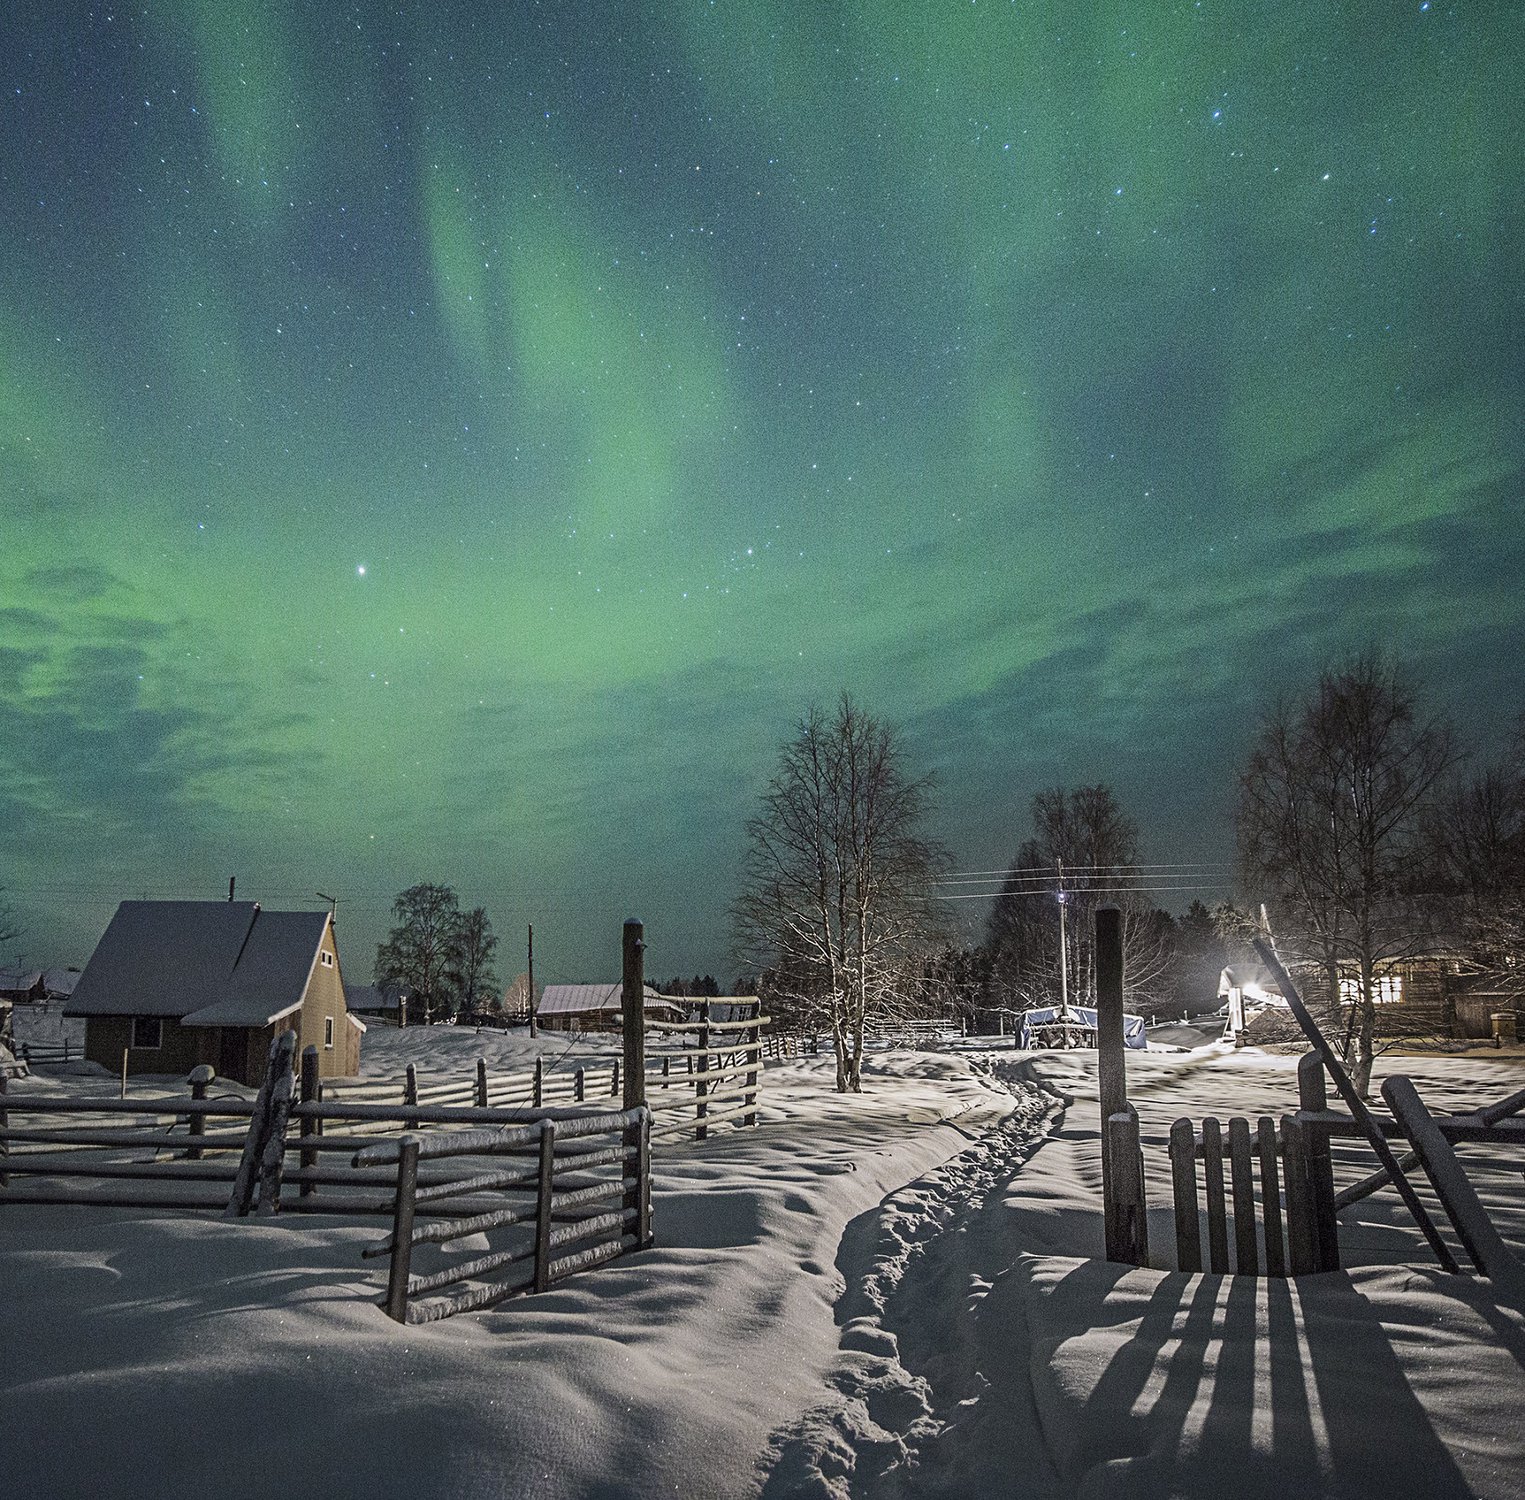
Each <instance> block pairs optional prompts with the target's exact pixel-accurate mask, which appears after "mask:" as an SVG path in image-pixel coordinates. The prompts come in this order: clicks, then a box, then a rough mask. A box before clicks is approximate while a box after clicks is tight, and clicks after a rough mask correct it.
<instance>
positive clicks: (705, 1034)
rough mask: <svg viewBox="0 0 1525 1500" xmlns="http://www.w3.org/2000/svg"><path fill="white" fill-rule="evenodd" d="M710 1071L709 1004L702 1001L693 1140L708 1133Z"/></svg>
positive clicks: (701, 1138)
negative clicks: (706, 1120) (706, 1122)
mask: <svg viewBox="0 0 1525 1500" xmlns="http://www.w3.org/2000/svg"><path fill="white" fill-rule="evenodd" d="M709 1070H710V1003H709V1001H708V1000H705V1001H703V1002H702V1003H701V1004H700V1006H699V1082H698V1083H696V1084H695V1085H694V1098H695V1099H696V1100H697V1101H698V1102H697V1103H696V1104H695V1106H694V1119H695V1122H696V1123H695V1125H694V1139H695V1140H696V1141H702V1140H704V1139H705V1138H706V1137H707V1136H708V1135H709V1133H710V1128H709V1126H708V1125H706V1124H705V1123H704V1122H705V1119H706V1117H707V1116H708V1115H709V1112H710V1106H709V1096H710V1083H709V1078H708V1077H707V1076H706V1075H707V1074H708V1073H709Z"/></svg>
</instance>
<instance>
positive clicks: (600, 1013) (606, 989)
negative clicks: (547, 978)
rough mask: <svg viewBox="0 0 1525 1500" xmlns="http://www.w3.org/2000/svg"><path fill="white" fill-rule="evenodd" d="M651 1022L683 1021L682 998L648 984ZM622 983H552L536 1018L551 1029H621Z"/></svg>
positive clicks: (646, 1003)
mask: <svg viewBox="0 0 1525 1500" xmlns="http://www.w3.org/2000/svg"><path fill="white" fill-rule="evenodd" d="M643 994H644V1009H645V1013H646V1019H647V1020H648V1021H681V1020H682V1019H683V1017H684V1012H685V1009H686V1005H685V1002H683V1001H682V1000H681V999H676V998H674V999H669V998H668V997H667V996H666V995H659V994H658V993H657V992H656V991H655V990H654V989H652V987H651V986H650V985H649V984H648V985H647V986H646V988H645V990H644V991H643ZM620 1018H621V1009H620V985H619V983H618V982H616V983H614V984H548V985H546V987H545V993H544V994H543V995H541V997H540V1003H539V1004H538V1005H537V1006H536V1007H535V1020H536V1021H537V1022H538V1023H539V1024H540V1026H542V1027H543V1028H544V1029H545V1030H547V1031H618V1030H619V1029H620Z"/></svg>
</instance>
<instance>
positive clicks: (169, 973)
mask: <svg viewBox="0 0 1525 1500" xmlns="http://www.w3.org/2000/svg"><path fill="white" fill-rule="evenodd" d="M64 1015H66V1016H79V1017H82V1018H83V1019H84V1022H85V1056H86V1057H87V1058H88V1059H89V1060H90V1061H92V1062H98V1063H100V1064H101V1065H102V1066H103V1067H107V1068H110V1069H111V1070H112V1071H113V1072H120V1071H121V1068H122V1064H123V1055H124V1054H125V1056H126V1065H127V1071H128V1072H129V1073H187V1072H189V1071H190V1069H192V1068H194V1067H195V1066H197V1064H199V1063H210V1064H211V1066H212V1067H213V1069H215V1070H216V1072H217V1075H218V1076H219V1077H220V1078H227V1079H231V1080H234V1081H235V1082H238V1083H246V1084H257V1083H259V1081H260V1080H261V1078H262V1077H263V1076H264V1071H265V1062H266V1058H267V1057H268V1055H269V1051H270V1043H271V1042H272V1041H273V1040H274V1038H275V1037H276V1036H277V1035H278V1034H279V1033H281V1032H283V1031H295V1032H296V1034H297V1051H298V1053H300V1052H301V1051H302V1049H304V1048H305V1047H308V1046H314V1047H316V1048H317V1049H318V1058H319V1073H320V1076H322V1077H324V1078H332V1077H344V1076H348V1075H351V1074H354V1073H357V1072H359V1070H360V1038H361V1034H362V1033H363V1032H364V1030H365V1027H364V1025H363V1023H361V1022H360V1021H359V1020H358V1019H357V1018H356V1017H354V1016H352V1015H350V1014H349V1011H348V1008H347V1007H346V1005H345V1001H344V983H343V979H342V977H341V975H340V971H339V952H338V948H337V947H336V945H335V942H334V924H333V917H332V915H331V914H330V913H329V912H308V911H265V910H263V909H262V908H261V907H260V905H259V903H258V902H257V901H124V902H122V904H121V905H120V906H118V907H117V910H116V915H115V916H114V917H112V919H111V923H110V925H109V926H108V927H107V928H106V931H105V933H104V934H103V935H102V937H101V940H100V942H99V943H98V944H97V945H96V949H95V952H94V953H93V954H92V955H91V957H90V962H89V963H87V964H86V965H85V969H84V972H83V973H82V974H81V975H80V978H79V983H78V984H77V985H76V986H75V988H74V993H73V994H72V995H71V996H70V997H69V999H68V1000H67V1001H66V1002H65V1004H64Z"/></svg>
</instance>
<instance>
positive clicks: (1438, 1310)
mask: <svg viewBox="0 0 1525 1500" xmlns="http://www.w3.org/2000/svg"><path fill="white" fill-rule="evenodd" d="M1005 1057H1006V1058H1007V1059H1010V1057H1011V1055H1010V1054H1009V1053H1008V1054H1005ZM998 1066H1002V1067H1003V1071H1007V1072H1008V1076H1012V1077H1015V1078H1017V1079H1019V1080H1026V1081H1029V1082H1031V1081H1037V1082H1040V1083H1046V1084H1048V1085H1049V1086H1050V1087H1054V1088H1057V1089H1060V1090H1063V1091H1064V1092H1065V1093H1067V1094H1068V1095H1070V1096H1071V1097H1073V1099H1074V1105H1073V1108H1070V1109H1068V1110H1066V1111H1065V1112H1064V1113H1063V1114H1060V1115H1056V1116H1055V1117H1054V1120H1053V1128H1052V1129H1051V1131H1050V1132H1049V1133H1048V1134H1047V1136H1046V1137H1044V1138H1043V1139H1041V1141H1039V1142H1035V1141H1034V1140H1033V1138H1032V1136H1031V1134H1030V1133H1029V1134H1025V1135H1023V1134H1019V1133H1015V1132H1012V1133H1011V1139H1010V1140H1009V1142H1008V1143H1007V1144H1005V1145H1004V1146H1003V1143H1002V1135H1003V1134H1006V1133H1007V1132H997V1133H996V1134H995V1135H993V1136H991V1137H990V1138H988V1139H987V1140H985V1141H983V1142H981V1143H980V1144H979V1145H977V1146H974V1147H971V1148H970V1149H969V1150H968V1151H966V1152H965V1153H964V1154H963V1155H961V1156H960V1157H958V1158H956V1159H954V1160H953V1161H950V1162H949V1163H947V1164H945V1165H944V1166H943V1167H941V1168H939V1169H937V1170H935V1171H934V1172H932V1173H930V1174H929V1175H928V1176H927V1177H926V1178H925V1179H922V1180H921V1181H918V1182H916V1183H914V1184H911V1185H910V1186H908V1187H907V1188H905V1189H903V1190H901V1191H900V1192H898V1193H896V1194H894V1195H892V1196H891V1197H890V1199H889V1200H888V1201H887V1202H886V1203H885V1204H884V1205H883V1206H882V1208H881V1209H879V1210H877V1211H875V1212H873V1213H870V1214H868V1215H865V1216H863V1217H862V1218H861V1219H859V1220H857V1221H855V1222H854V1223H853V1224H852V1225H851V1226H849V1229H848V1232H847V1234H846V1236H845V1237H844V1240H843V1245H842V1251H841V1255H840V1258H839V1264H840V1265H841V1266H842V1268H843V1270H844V1272H845V1273H846V1275H847V1279H848V1283H849V1291H848V1294H847V1295H846V1296H845V1297H844V1299H843V1301H842V1302H841V1304H840V1305H839V1309H838V1317H839V1321H840V1322H841V1324H842V1333H841V1347H840V1352H839V1354H838V1357H837V1359H836V1361H835V1362H834V1365H833V1367H832V1371H831V1374H830V1381H829V1386H830V1388H829V1391H828V1393H827V1394H826V1395H825V1397H824V1399H822V1400H821V1401H819V1402H818V1403H816V1405H815V1406H814V1407H813V1408H812V1409H811V1410H810V1411H808V1412H807V1413H806V1414H805V1415H804V1416H803V1417H802V1418H800V1419H798V1420H796V1421H795V1422H794V1423H792V1424H789V1425H787V1426H786V1427H785V1428H784V1429H783V1430H781V1431H780V1432H779V1433H778V1434H776V1435H775V1439H774V1451H775V1454H776V1462H775V1464H774V1466H773V1468H772V1471H771V1473H770V1476H769V1479H768V1483H767V1485H766V1487H765V1490H764V1495H765V1497H766V1500H782V1497H786V1496H788V1497H795V1496H811V1497H828V1496H829V1497H837V1500H848V1497H855V1500H877V1497H889V1496H894V1497H897V1500H899V1497H909V1496H939V1497H948V1500H952V1497H963V1496H984V1495H1020V1496H1033V1497H1055V1496H1064V1497H1069V1496H1086V1497H1092V1496H1109V1497H1110V1496H1118V1497H1122V1496H1129V1497H1132V1496H1160V1497H1164V1496H1178V1497H1187V1496H1191V1497H1197V1496H1200V1497H1202V1500H1209V1497H1211V1500H1221V1497H1223V1496H1234V1497H1259V1496H1265V1497H1266V1500H1286V1497H1288V1496H1292V1495H1303V1494H1307V1495H1328V1496H1335V1497H1354V1496H1372V1497H1381V1500H1390V1497H1391V1496H1392V1495H1393V1494H1395V1493H1407V1494H1416V1495H1418V1494H1422V1495H1424V1496H1426V1497H1427V1500H1428V1497H1442V1496H1444V1497H1451V1496H1456V1497H1460V1496H1468V1495H1480V1496H1492V1497H1498V1500H1505V1497H1517V1496H1519V1495H1520V1494H1525V1430H1522V1424H1521V1423H1520V1421H1519V1419H1518V1415H1517V1408H1518V1400H1519V1395H1520V1393H1521V1391H1522V1390H1525V1382H1522V1376H1525V1318H1522V1317H1521V1316H1520V1315H1519V1313H1518V1312H1516V1311H1514V1310H1510V1309H1501V1308H1499V1307H1498V1306H1497V1305H1496V1303H1495V1302H1494V1300H1493V1298H1492V1296H1491V1295H1490V1293H1489V1292H1488V1290H1487V1288H1486V1286H1484V1285H1483V1284H1481V1283H1479V1282H1477V1281H1476V1280H1473V1279H1471V1278H1467V1277H1452V1276H1445V1275H1443V1274H1442V1273H1440V1272H1439V1271H1438V1270H1434V1269H1432V1268H1431V1267H1426V1266H1424V1265H1423V1264H1422V1262H1423V1260H1424V1258H1425V1255H1426V1253H1427V1252H1426V1251H1425V1248H1424V1246H1423V1244H1422V1241H1420V1240H1419V1237H1418V1235H1417V1232H1416V1231H1415V1230H1414V1229H1413V1227H1412V1223H1411V1222H1410V1221H1408V1220H1407V1219H1406V1217H1405V1214H1404V1210H1403V1209H1402V1207H1401V1205H1400V1204H1399V1203H1398V1202H1397V1199H1396V1195H1395V1194H1390V1193H1389V1194H1384V1195H1381V1196H1380V1197H1379V1198H1376V1199H1372V1200H1369V1202H1368V1203H1367V1204H1363V1205H1360V1206H1359V1213H1358V1214H1347V1215H1345V1216H1343V1217H1342V1223H1344V1224H1346V1225H1348V1226H1349V1230H1348V1232H1347V1233H1346V1234H1344V1235H1343V1236H1342V1240H1343V1242H1344V1243H1345V1245H1346V1248H1347V1250H1349V1251H1350V1252H1351V1254H1350V1258H1352V1259H1354V1258H1359V1259H1361V1260H1387V1261H1390V1262H1394V1263H1395V1264H1393V1265H1391V1266H1383V1265H1376V1266H1372V1265H1368V1266H1366V1267H1364V1268H1362V1269H1357V1270H1354V1271H1347V1272H1340V1273H1335V1274H1331V1275H1327V1276H1317V1277H1306V1278H1301V1279H1300V1280H1298V1281H1297V1282H1287V1281H1284V1280H1282V1281H1270V1280H1264V1279H1261V1280H1255V1279H1248V1278H1238V1277H1225V1276H1211V1275H1195V1276H1189V1275H1184V1274H1181V1273H1176V1272H1163V1271H1151V1270H1143V1269H1140V1270H1131V1269H1129V1268H1127V1267H1119V1266H1111V1265H1107V1264H1106V1263H1105V1262H1103V1261H1102V1260H1101V1259H1100V1256H1101V1254H1102V1225H1101V1194H1100V1189H1101V1167H1100V1154H1099V1144H1098V1131H1097V1109H1098V1105H1097V1098H1096V1075H1095V1054H1094V1053H1089V1054H1087V1053H1069V1054H1064V1053H1058V1054H1054V1053H1050V1054H1039V1055H1037V1056H1035V1057H1033V1058H1031V1059H1028V1060H1023V1061H1017V1060H1010V1061H1006V1062H1005V1063H1004V1064H998ZM1387 1066H1388V1067H1389V1068H1391V1069H1392V1070H1394V1071H1396V1070H1399V1069H1400V1068H1403V1069H1406V1070H1408V1071H1411V1072H1412V1073H1414V1074H1415V1075H1416V1076H1418V1077H1419V1078H1420V1080H1421V1082H1420V1086H1421V1088H1422V1089H1424V1091H1425V1092H1426V1095H1427V1097H1432V1098H1434V1099H1435V1100H1436V1102H1437V1106H1438V1107H1452V1106H1461V1105H1463V1104H1465V1103H1466V1102H1468V1101H1472V1102H1476V1101H1478V1100H1479V1099H1484V1098H1487V1097H1491V1096H1494V1095H1502V1094H1505V1093H1508V1092H1511V1091H1512V1089H1513V1088H1515V1087H1517V1086H1518V1073H1517V1072H1516V1071H1515V1070H1514V1069H1512V1068H1511V1067H1510V1066H1509V1065H1507V1064H1506V1065H1488V1064H1484V1065H1483V1066H1482V1067H1481V1068H1479V1067H1478V1065H1477V1064H1476V1063H1475V1062H1473V1061H1471V1060H1468V1061H1466V1062H1455V1063H1452V1062H1447V1061H1438V1062H1431V1061H1425V1062H1418V1061H1416V1060H1404V1061H1403V1062H1401V1063H1400V1062H1398V1061H1396V1060H1395V1061H1393V1062H1391V1063H1389V1064H1388V1065H1387ZM1129 1070H1130V1083H1131V1088H1130V1092H1131V1093H1132V1094H1133V1096H1134V1098H1135V1101H1136V1102H1137V1103H1138V1105H1139V1108H1140V1112H1141V1115H1142V1117H1143V1121H1144V1139H1145V1146H1146V1151H1148V1152H1150V1153H1151V1154H1152V1156H1153V1157H1155V1158H1157V1161H1152V1162H1151V1165H1153V1166H1157V1172H1156V1173H1154V1174H1151V1175H1152V1178H1153V1180H1152V1183H1151V1201H1153V1202H1154V1203H1156V1204H1160V1203H1162V1202H1168V1192H1169V1187H1168V1163H1167V1161H1166V1158H1165V1156H1164V1144H1165V1138H1166V1133H1167V1131H1168V1129H1169V1124H1170V1121H1171V1120H1172V1119H1174V1118H1176V1117H1177V1116H1178V1115H1182V1114H1186V1115H1191V1116H1193V1117H1194V1118H1197V1119H1200V1118H1201V1117H1202V1116H1203V1115H1205V1114H1218V1115H1219V1116H1220V1117H1222V1118H1224V1119H1227V1118H1228V1117H1229V1116H1230V1115H1233V1114H1246V1115H1249V1116H1251V1117H1252V1118H1253V1117H1254V1116H1255V1115H1257V1114H1260V1113H1269V1114H1272V1115H1278V1114H1280V1113H1281V1112H1283V1111H1284V1110H1288V1109H1291V1108H1294V1107H1295V1102H1296V1076H1295V1060H1294V1059H1288V1058H1270V1057H1265V1056H1261V1055H1257V1054H1248V1055H1247V1054H1244V1053H1239V1054H1235V1053H1232V1052H1229V1053H1226V1054H1225V1053H1223V1052H1218V1051H1206V1052H1203V1053H1199V1054H1197V1055H1190V1054H1186V1055H1177V1056H1172V1057H1157V1056H1153V1055H1151V1056H1148V1057H1143V1058H1139V1057H1136V1056H1132V1057H1130V1058H1129ZM1367 1155H1368V1157H1369V1155H1370V1153H1369V1152H1368V1153H1367ZM1369 1167H1370V1161H1369V1160H1360V1159H1359V1158H1357V1160H1356V1161H1355V1162H1354V1163H1353V1165H1352V1168H1351V1171H1352V1175H1360V1174H1361V1173H1363V1172H1364V1171H1366V1170H1369ZM1481 1180H1482V1182H1483V1184H1484V1187H1485V1196H1487V1197H1489V1198H1490V1200H1491V1202H1492V1204H1493V1206H1494V1207H1495V1208H1496V1209H1497V1210H1498V1211H1499V1212H1500V1214H1501V1217H1502V1219H1503V1222H1504V1224H1505V1226H1506V1233H1507V1234H1509V1236H1510V1237H1511V1238H1512V1240H1513V1242H1514V1243H1516V1244H1518V1243H1521V1242H1522V1241H1525V1216H1522V1208H1525V1205H1522V1203H1521V1194H1520V1193H1519V1189H1518V1177H1517V1171H1516V1173H1515V1174H1514V1180H1513V1182H1512V1183H1509V1184H1508V1190H1507V1191H1505V1190H1503V1189H1502V1184H1503V1182H1504V1179H1502V1178H1501V1177H1500V1176H1499V1174H1498V1173H1496V1172H1495V1173H1494V1174H1493V1175H1492V1177H1491V1178H1489V1177H1484V1178H1482V1179H1481ZM1490 1184H1491V1187H1490ZM1389 1200H1391V1201H1389ZM1151 1229H1152V1234H1151V1239H1152V1242H1153V1244H1154V1245H1155V1247H1156V1249H1157V1251H1162V1252H1163V1254H1165V1255H1167V1256H1168V1255H1169V1254H1171V1253H1172V1251H1173V1237H1172V1236H1171V1234H1170V1230H1169V1223H1168V1217H1166V1216H1164V1215H1163V1214H1162V1215H1161V1219H1160V1222H1158V1223H1154V1224H1152V1225H1151ZM934 1231H935V1232H934ZM1078 1257H1087V1258H1084V1259H1082V1258H1078ZM1399 1262H1420V1263H1421V1264H1419V1265H1418V1266H1414V1265H1401V1264H1397V1263H1399Z"/></svg>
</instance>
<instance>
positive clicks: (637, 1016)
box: [620, 917, 651, 1249]
mask: <svg viewBox="0 0 1525 1500" xmlns="http://www.w3.org/2000/svg"><path fill="white" fill-rule="evenodd" d="M644 931H645V929H644V928H643V927H642V926H641V924H640V923H639V922H638V921H636V919H635V918H634V917H632V918H631V919H630V920H629V921H627V922H626V923H625V927H624V932H623V934H622V936H621V949H620V957H621V963H620V971H621V976H620V1029H621V1031H622V1033H623V1040H624V1063H625V1091H624V1096H623V1098H622V1099H621V1103H622V1104H623V1105H624V1107H625V1108H626V1109H627V1110H635V1109H638V1110H640V1112H641V1116H640V1119H639V1121H637V1123H636V1124H634V1125H627V1126H626V1127H625V1130H624V1144H625V1151H626V1155H627V1158H628V1155H629V1153H631V1152H632V1151H633V1152H634V1153H635V1158H636V1161H635V1172H634V1174H633V1179H632V1178H631V1177H627V1178H626V1182H627V1184H629V1185H628V1186H627V1187H626V1188H625V1193H624V1197H623V1200H622V1207H623V1209H624V1211H625V1212H626V1213H629V1212H630V1211H631V1210H632V1209H633V1210H634V1211H635V1220H636V1228H635V1232H636V1246H637V1248H638V1249H644V1248H645V1247H646V1246H647V1245H648V1244H650V1243H651V1186H650V1184H649V1183H648V1182H647V1181H646V1176H647V1172H648V1170H649V1168H650V1162H651V1134H650V1132H651V1115H650V1112H649V1111H648V1110H647V1108H646V994H645V991H646V943H645V940H644V937H643V934H644ZM620 1171H621V1172H622V1173H623V1172H624V1171H625V1167H624V1165H623V1164H622V1165H621V1167H620Z"/></svg>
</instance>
